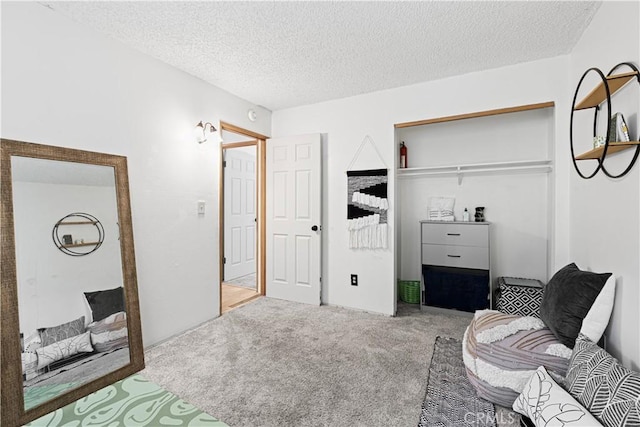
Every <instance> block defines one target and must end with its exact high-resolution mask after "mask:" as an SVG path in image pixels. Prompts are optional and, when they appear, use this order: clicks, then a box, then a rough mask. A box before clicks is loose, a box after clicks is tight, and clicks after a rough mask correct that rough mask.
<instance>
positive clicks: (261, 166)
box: [218, 121, 269, 314]
mask: <svg viewBox="0 0 640 427" xmlns="http://www.w3.org/2000/svg"><path fill="white" fill-rule="evenodd" d="M223 130H225V131H227V132H232V133H235V134H238V135H242V136H246V137H247V138H251V139H250V140H247V141H242V142H228V143H225V142H224V141H223V142H222V143H221V144H220V156H219V159H220V160H219V166H218V167H219V171H220V176H219V179H218V183H219V188H218V201H219V203H218V207H219V212H218V218H219V222H218V235H219V236H220V239H219V240H220V242H219V245H220V247H219V253H220V257H219V260H218V262H219V268H220V275H219V276H220V277H219V282H220V285H219V286H218V313H219V314H220V313H222V281H223V278H224V163H223V162H224V150H226V149H229V148H238V147H251V146H255V147H256V151H257V153H256V156H257V158H256V160H257V161H256V163H257V171H256V172H257V173H256V189H257V191H256V199H257V200H256V205H257V214H258V215H257V217H256V218H257V221H256V229H257V239H256V251H257V255H256V263H257V265H256V273H257V274H256V284H257V287H258V289H257V290H258V294H260V295H263V296H264V295H266V292H267V289H266V272H267V271H266V242H267V229H266V225H267V223H266V211H267V194H266V193H267V187H266V185H267V181H266V177H267V174H266V165H267V149H266V148H267V146H266V143H267V139H268V138H269V137H268V136H265V135H262V134H259V133H257V132H253V131H250V130H248V129H243V128H241V127H238V126H235V125H232V124H231V123H227V122H223V121H220V135H222V131H223Z"/></svg>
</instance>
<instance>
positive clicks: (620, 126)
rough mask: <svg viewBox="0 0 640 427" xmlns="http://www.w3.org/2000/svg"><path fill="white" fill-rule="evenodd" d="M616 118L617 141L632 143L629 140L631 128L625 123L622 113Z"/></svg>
mask: <svg viewBox="0 0 640 427" xmlns="http://www.w3.org/2000/svg"><path fill="white" fill-rule="evenodd" d="M614 117H615V118H616V141H620V142H629V141H631V139H630V138H629V128H628V127H627V122H625V121H624V116H623V115H622V113H616V114H615V115H614Z"/></svg>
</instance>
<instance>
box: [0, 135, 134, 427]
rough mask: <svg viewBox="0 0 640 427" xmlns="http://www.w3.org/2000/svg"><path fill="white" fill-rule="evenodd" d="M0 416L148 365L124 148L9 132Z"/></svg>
mask: <svg viewBox="0 0 640 427" xmlns="http://www.w3.org/2000/svg"><path fill="white" fill-rule="evenodd" d="M0 149H1V158H0V179H1V182H0V193H1V204H2V206H1V215H2V217H1V223H0V225H1V234H2V244H1V251H2V253H1V257H2V264H1V268H0V270H1V271H0V275H1V279H2V284H1V288H0V291H1V292H2V315H1V322H2V323H1V325H0V326H1V339H2V353H1V363H2V380H1V381H2V383H1V390H2V397H1V403H2V407H1V412H0V424H1V425H3V426H14V425H16V426H17V425H22V424H25V423H27V422H29V421H31V420H33V419H36V418H38V417H40V416H42V415H44V414H47V413H49V412H52V411H54V410H56V409H58V408H60V407H62V406H64V405H66V404H69V403H71V402H73V401H75V400H78V399H79V398H81V397H84V396H86V395H88V394H89V393H92V392H94V391H97V390H99V389H101V388H103V387H106V386H107V385H110V384H112V383H114V382H116V381H118V380H120V379H122V378H125V377H127V376H129V375H131V374H133V373H134V372H137V371H139V370H141V369H142V368H143V367H144V355H143V349H142V337H141V331H140V315H139V305H138V292H137V283H136V268H135V255H134V247H133V232H132V227H131V209H130V202H129V184H128V177H127V160H126V158H125V157H122V156H115V155H110V154H102V153H93V152H87V151H80V150H74V149H68V148H61V147H52V146H46V145H40V144H32V143H25V142H19V141H11V140H5V139H3V140H2V141H1V147H0Z"/></svg>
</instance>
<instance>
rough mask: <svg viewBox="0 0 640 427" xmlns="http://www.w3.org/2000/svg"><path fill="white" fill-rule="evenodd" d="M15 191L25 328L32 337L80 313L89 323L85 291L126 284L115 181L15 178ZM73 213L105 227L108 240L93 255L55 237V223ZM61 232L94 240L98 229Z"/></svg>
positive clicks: (22, 324) (22, 328)
mask: <svg viewBox="0 0 640 427" xmlns="http://www.w3.org/2000/svg"><path fill="white" fill-rule="evenodd" d="M13 195H14V196H13V209H14V217H15V221H14V222H15V236H16V274H17V279H18V303H19V307H18V309H19V311H18V313H19V315H20V331H21V332H23V333H24V334H25V336H28V335H30V334H31V333H32V332H34V331H35V330H36V329H37V328H41V327H48V326H56V325H59V324H62V323H66V322H70V321H72V320H75V319H77V318H78V317H80V316H85V322H86V323H89V322H90V321H91V317H90V315H91V311H90V310H89V308H88V304H87V303H86V302H85V299H84V294H83V292H90V291H97V290H105V289H113V288H117V287H119V286H122V284H123V283H122V264H121V258H120V242H119V241H118V233H119V232H118V224H117V222H118V213H117V210H116V206H117V205H116V191H115V186H113V187H104V186H100V187H98V186H95V187H94V186H84V185H63V184H48V183H47V184H43V183H34V182H14V184H13ZM73 212H86V213H88V214H91V215H93V216H95V217H96V218H97V219H98V220H99V221H100V223H101V224H102V226H103V228H104V242H103V244H102V245H101V246H100V247H99V248H98V249H97V250H96V251H95V252H93V253H91V254H89V255H85V256H77V257H76V256H70V255H66V254H64V253H63V252H61V251H60V250H59V249H58V248H57V247H56V246H55V244H54V242H53V239H52V235H51V232H52V228H53V226H54V225H55V224H56V223H57V222H58V221H59V220H61V219H62V218H63V217H65V216H66V215H68V214H70V213H73ZM75 220H78V218H75ZM58 234H59V235H62V234H71V235H72V236H73V238H74V239H81V238H83V239H85V241H86V242H89V241H96V236H97V234H98V233H97V230H96V229H95V227H94V226H92V225H78V226H60V233H58ZM77 250H78V251H81V250H82V248H78V249H77Z"/></svg>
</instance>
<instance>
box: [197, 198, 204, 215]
mask: <svg viewBox="0 0 640 427" xmlns="http://www.w3.org/2000/svg"><path fill="white" fill-rule="evenodd" d="M204 206H205V203H204V200H198V215H204Z"/></svg>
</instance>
